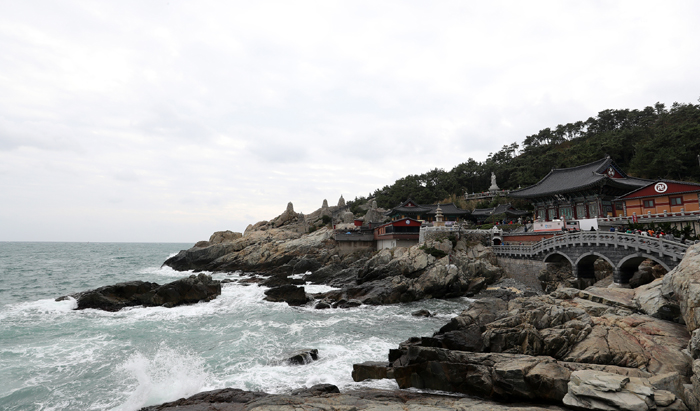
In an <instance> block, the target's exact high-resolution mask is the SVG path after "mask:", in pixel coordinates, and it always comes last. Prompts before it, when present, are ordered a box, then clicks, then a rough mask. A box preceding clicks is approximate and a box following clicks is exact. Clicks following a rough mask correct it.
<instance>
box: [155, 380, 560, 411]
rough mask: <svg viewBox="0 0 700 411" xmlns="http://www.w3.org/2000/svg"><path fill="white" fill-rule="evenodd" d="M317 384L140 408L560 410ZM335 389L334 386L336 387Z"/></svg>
mask: <svg viewBox="0 0 700 411" xmlns="http://www.w3.org/2000/svg"><path fill="white" fill-rule="evenodd" d="M333 387H335V386H333V385H329V384H320V385H317V386H313V387H311V388H308V389H302V390H298V391H294V392H293V393H291V394H289V395H269V394H265V393H255V392H248V391H241V390H236V389H233V388H227V389H224V390H216V391H208V392H203V393H199V394H196V395H194V396H192V397H189V398H187V399H184V398H183V399H180V400H177V401H173V402H169V403H166V404H161V405H157V406H151V407H145V408H142V409H141V410H142V411H176V410H177V411H204V410H208V411H209V410H219V411H222V410H223V411H251V410H256V411H320V410H327V411H351V410H355V411H403V410H411V411H446V410H463V411H466V410H469V411H544V410H550V411H563V410H564V408H562V407H558V406H554V405H533V404H523V403H510V404H499V403H495V402H492V401H488V400H483V399H478V398H469V397H461V396H446V395H436V394H420V393H414V392H408V391H400V390H372V389H365V390H355V391H347V392H343V393H339V392H333V391H335V390H333ZM336 388H337V387H336Z"/></svg>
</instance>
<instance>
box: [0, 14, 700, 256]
mask: <svg viewBox="0 0 700 411" xmlns="http://www.w3.org/2000/svg"><path fill="white" fill-rule="evenodd" d="M698 16H700V3H698V2H693V1H674V0H671V1H665V2H659V1H612V0H611V1H577V2H571V1H566V2H564V1H537V0H532V1H527V2H524V1H490V2H475V1H449V0H446V1H438V2H428V1H410V0H408V1H380V2H378V1H362V0H359V1H344V2H341V1H330V0H324V1H265V0H261V1H206V0H204V1H201V0H200V1H196V2H193V1H179V0H163V1H161V0H153V1H130V0H120V1H99V2H96V1H91V0H85V1H75V0H62V1H60V2H57V1H33V0H23V1H19V0H17V1H13V0H0V241H80V242H83V241H85V242H87V241H89V242H112V241H114V242H185V243H194V242H196V241H199V240H206V239H208V238H209V236H210V235H211V234H212V233H213V232H215V231H221V230H232V231H239V232H242V231H244V230H245V228H246V227H247V225H248V224H251V223H255V222H257V221H260V220H269V219H272V218H274V217H275V216H277V215H279V214H280V213H282V212H283V211H284V210H285V208H286V206H287V203H288V202H290V201H291V202H292V203H293V204H294V209H295V211H297V212H303V213H306V214H308V213H311V212H313V211H314V210H316V209H318V208H319V207H320V206H321V204H322V202H323V200H324V199H327V200H328V202H329V204H330V205H335V204H337V201H338V199H339V197H340V196H341V195H343V196H344V198H345V199H346V200H352V199H354V198H355V197H359V196H367V195H368V194H370V193H372V192H374V190H375V189H377V188H381V187H383V186H385V185H390V184H392V183H393V182H394V181H396V180H397V179H399V178H402V177H404V176H406V175H409V174H420V173H424V172H426V171H429V170H431V169H434V168H442V169H445V170H450V169H452V168H453V167H455V166H456V165H458V164H460V163H462V162H465V161H467V160H468V159H469V158H473V159H475V160H477V161H483V160H485V159H486V157H487V156H488V154H489V153H492V152H496V151H498V150H499V149H500V148H501V147H503V146H504V145H510V144H511V143H514V142H517V143H522V141H523V140H524V138H525V137H526V136H528V135H531V134H535V133H537V132H538V131H539V130H541V129H544V128H546V127H552V128H553V127H556V126H557V125H558V124H566V123H569V122H576V121H579V120H584V121H585V120H586V119H587V118H588V117H591V116H595V115H596V114H597V113H598V112H600V111H602V110H606V109H624V108H629V109H643V108H644V107H646V106H651V105H654V104H655V103H656V102H662V103H664V104H666V105H667V106H670V105H671V104H672V103H673V102H676V101H677V102H680V103H693V104H695V103H697V102H698V97H700V75H698V73H700V42H699V41H698V39H699V38H700V24H697V21H698Z"/></svg>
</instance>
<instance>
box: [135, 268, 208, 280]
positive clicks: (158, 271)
mask: <svg viewBox="0 0 700 411" xmlns="http://www.w3.org/2000/svg"><path fill="white" fill-rule="evenodd" d="M137 273H138V274H152V275H157V276H161V277H168V278H183V277H189V276H190V275H192V274H194V271H193V270H187V271H177V270H174V269H173V268H172V267H169V266H167V265H164V266H161V267H146V268H142V269H141V270H139V271H138V272H137Z"/></svg>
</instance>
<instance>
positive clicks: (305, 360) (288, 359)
mask: <svg viewBox="0 0 700 411" xmlns="http://www.w3.org/2000/svg"><path fill="white" fill-rule="evenodd" d="M316 360H318V350H317V349H316V348H305V349H302V350H298V351H293V352H291V353H287V354H285V355H284V359H283V360H282V362H283V363H285V364H289V365H305V364H309V363H311V362H313V361H316Z"/></svg>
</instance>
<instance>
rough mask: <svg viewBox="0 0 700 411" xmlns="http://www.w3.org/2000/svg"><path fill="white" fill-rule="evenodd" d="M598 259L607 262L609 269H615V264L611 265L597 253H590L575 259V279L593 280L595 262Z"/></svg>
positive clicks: (606, 258) (608, 260)
mask: <svg viewBox="0 0 700 411" xmlns="http://www.w3.org/2000/svg"><path fill="white" fill-rule="evenodd" d="M599 258H601V259H603V260H605V261H607V262H608V264H610V266H611V267H615V263H613V262H612V261H611V260H610V258H608V257H607V256H605V255H604V254H601V253H599V252H596V251H591V252H589V253H585V254H583V255H581V256H580V257H579V258H577V259H576V262H575V263H574V267H576V274H577V277H578V278H593V279H595V262H596V260H597V259H599Z"/></svg>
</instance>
